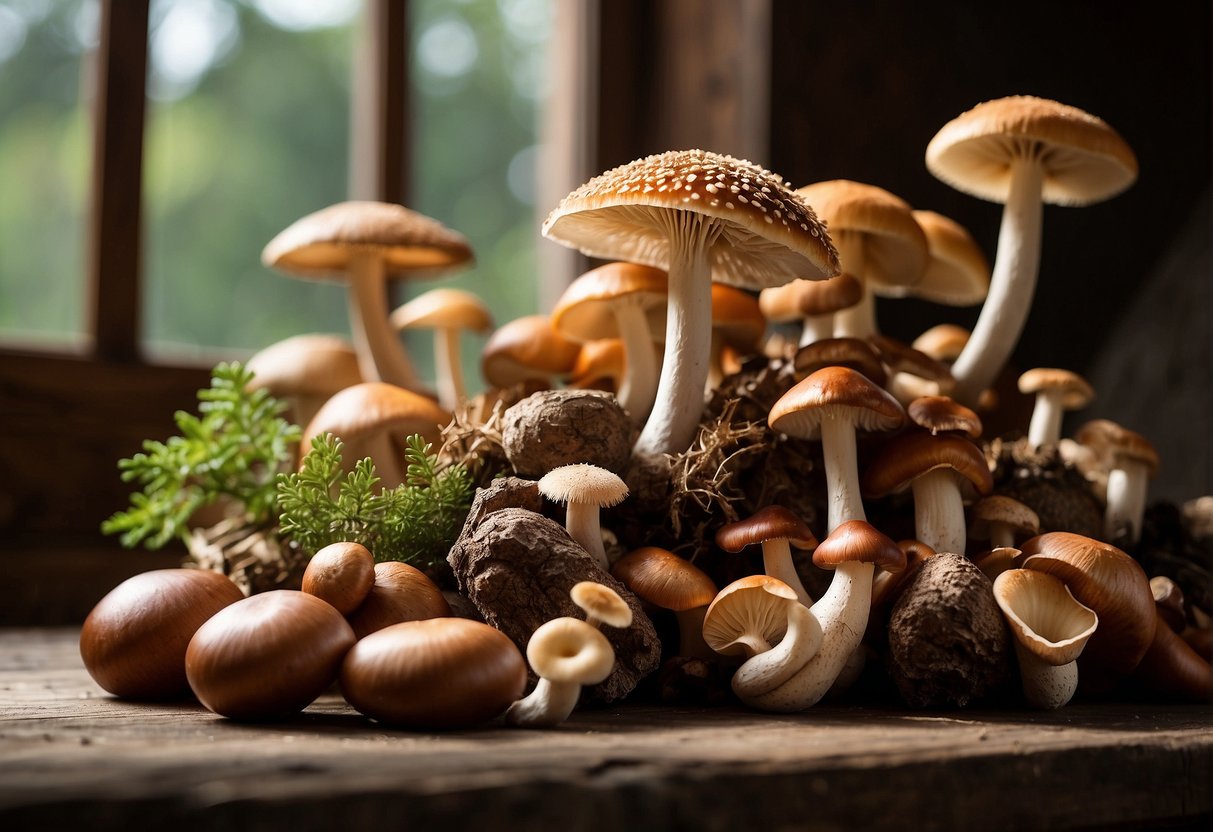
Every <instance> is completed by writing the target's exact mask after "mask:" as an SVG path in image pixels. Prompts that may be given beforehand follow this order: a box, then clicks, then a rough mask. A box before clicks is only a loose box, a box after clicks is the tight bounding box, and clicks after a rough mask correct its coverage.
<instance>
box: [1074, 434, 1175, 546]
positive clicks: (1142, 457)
mask: <svg viewBox="0 0 1213 832" xmlns="http://www.w3.org/2000/svg"><path fill="white" fill-rule="evenodd" d="M1076 438H1077V439H1078V441H1079V443H1081V444H1082V445H1084V446H1086V447H1088V448H1091V449H1092V450H1094V451H1095V452H1096V454H1097V455H1098V457H1099V458H1100V459H1101V462H1102V465H1103V467H1104V468H1105V469H1106V470H1107V472H1108V485H1107V496H1106V500H1107V502H1106V509H1105V512H1104V536H1105V537H1106V538H1107V539H1108V540H1120V539H1122V538H1124V537H1127V538H1128V539H1129V541H1130V542H1131V543H1136V542H1137V541H1138V540H1139V539H1140V538H1141V522H1142V518H1143V517H1144V515H1145V510H1146V495H1147V491H1148V486H1147V480H1149V479H1150V478H1152V477H1153V476H1154V475H1155V474H1157V473H1158V451H1157V450H1155V448H1154V445H1153V444H1151V443H1150V441H1149V440H1148V439H1146V438H1145V437H1144V436H1142V435H1141V434H1140V433H1136V432H1134V431H1131V430H1129V429H1128V428H1125V427H1121V426H1120V425H1118V424H1116V423H1115V422H1113V421H1110V420H1108V419H1093V420H1091V421H1090V422H1087V423H1086V424H1084V425H1083V426H1082V427H1080V428H1079V429H1078V433H1077V434H1076Z"/></svg>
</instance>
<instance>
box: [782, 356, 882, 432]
mask: <svg viewBox="0 0 1213 832" xmlns="http://www.w3.org/2000/svg"><path fill="white" fill-rule="evenodd" d="M827 411H830V412H833V413H835V414H838V413H841V412H845V413H847V414H848V415H849V416H850V418H851V419H852V421H854V423H855V425H856V427H857V428H859V429H861V430H895V429H897V428H899V427H901V426H902V425H903V424H905V420H906V413H905V411H904V410H902V409H901V405H900V404H898V403H897V399H895V398H893V397H892V396H891V395H889V394H888V393H887V392H886V391H885V390H883V389H882V388H880V387H877V386H876V385H875V384H873V383H872V382H871V381H869V380H868V379H867V378H865V377H864V376H863V375H861V374H860V373H857V372H855V371H854V370H851V369H848V368H846V367H825V368H823V369H820V370H818V371H817V372H815V373H813V374H812V375H810V376H809V377H808V378H806V379H804V380H803V381H801V382H799V383H797V384H796V385H795V386H794V387H792V389H791V390H789V391H788V392H786V393H784V394H783V396H782V397H781V398H780V399H779V401H777V402H775V405H774V406H773V407H772V408H771V412H770V415H769V416H768V417H767V423H768V424H769V425H770V426H771V429H772V430H776V431H779V432H781V433H786V434H788V435H789V436H796V437H799V438H801V439H818V438H819V437H820V436H821V420H822V419H823V418H825V413H826V412H827Z"/></svg>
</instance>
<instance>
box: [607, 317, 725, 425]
mask: <svg viewBox="0 0 1213 832" xmlns="http://www.w3.org/2000/svg"><path fill="white" fill-rule="evenodd" d="M710 297H711V296H710V295H709V299H710ZM614 311H615V323H616V325H617V328H618V330H619V339H620V340H621V341H623V358H624V364H623V379H622V380H621V381H620V382H619V396H618V398H619V403H620V404H621V405H622V406H623V409H624V410H626V411H627V413H628V415H629V416H630V417H631V418H632V421H633V422H635V423H636V424H644V420H645V419H646V418H648V415H649V411H651V410H652V409H653V401H654V400H655V399H656V398H657V373H658V370H657V352H656V351H655V350H654V349H653V333H652V332H650V331H649V319H648V316H647V315H645V312H644V307H643V306H641V305H640V304H639V303H618V304H616V305H615V309H614Z"/></svg>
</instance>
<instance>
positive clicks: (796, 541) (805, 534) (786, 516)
mask: <svg viewBox="0 0 1213 832" xmlns="http://www.w3.org/2000/svg"><path fill="white" fill-rule="evenodd" d="M778 539H785V540H787V541H788V543H790V544H791V545H792V546H795V547H796V548H797V549H812V548H814V547H816V546H817V538H816V537H815V536H814V535H813V530H812V529H810V528H809V526H808V524H807V523H805V522H804V521H803V520H801V519H800V517H799V516H798V515H797V514H796V513H795V512H794V511H792V510H791V509H787V508H784V507H783V506H766V507H765V508H761V509H759V510H758V511H756V512H754V513H753V514H751V515H750V516H749V517H746V518H743V519H741V520H737V521H735V522H733V523H728V524H727V525H724V526H721V527H720V528H719V529H718V530H717V531H716V545H717V546H719V547H720V548H721V549H724V550H725V551H726V552H740V551H741V550H742V549H744V548H745V547H747V546H751V545H753V544H755V543H763V542H765V541H767V540H778Z"/></svg>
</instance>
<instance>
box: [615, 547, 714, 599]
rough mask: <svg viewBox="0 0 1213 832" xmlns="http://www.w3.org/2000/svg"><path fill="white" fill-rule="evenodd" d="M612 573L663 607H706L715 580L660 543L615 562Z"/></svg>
mask: <svg viewBox="0 0 1213 832" xmlns="http://www.w3.org/2000/svg"><path fill="white" fill-rule="evenodd" d="M611 574H612V575H614V576H615V578H616V579H618V580H619V581H620V582H621V583H622V584H623V585H624V586H626V587H627V588H628V589H630V590H631V591H632V592H634V593H635V594H636V595H637V597H639V598H641V599H643V600H644V601H647V602H648V603H650V604H652V605H653V606H655V607H660V608H661V609H663V610H673V611H674V612H683V611H684V610H692V609H695V608H696V607H706V606H707V605H708V604H710V603H712V599H713V598H715V597H716V583H715V582H714V581H713V580H712V579H711V578H709V577H708V575H707V573H706V572H704V571H703V570H702V569H700V568H699V567H698V566H696V565H695V564H693V563H691V562H690V561H689V560H687V559H686V558H680V557H678V555H676V554H674V553H673V552H670V551H668V550H666V549H662V548H661V547H659V546H642V547H641V548H639V549H634V550H632V551H631V552H628V553H627V554H626V555H624V556H623V557H621V558H620V559H619V560H617V561H615V565H614V566H612V567H611Z"/></svg>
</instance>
